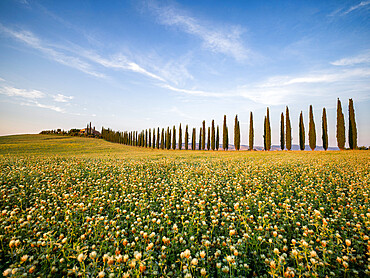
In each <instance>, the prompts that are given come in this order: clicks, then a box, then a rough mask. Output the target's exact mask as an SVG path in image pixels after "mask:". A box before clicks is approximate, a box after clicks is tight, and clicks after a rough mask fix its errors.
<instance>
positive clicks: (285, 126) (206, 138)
mask: <svg viewBox="0 0 370 278" xmlns="http://www.w3.org/2000/svg"><path fill="white" fill-rule="evenodd" d="M348 115H349V127H348V143H349V148H350V149H357V127H356V120H355V111H354V107H353V100H352V99H349V105H348ZM321 128H322V146H323V149H324V150H327V149H328V124H327V116H326V109H325V108H323V110H322V119H321ZM182 134H183V130H182V126H181V124H180V125H179V127H178V129H176V126H173V127H172V128H170V127H167V128H166V129H165V128H159V127H157V128H150V129H145V130H142V131H123V132H120V131H113V130H111V129H109V128H108V129H105V128H104V127H103V128H102V131H101V136H102V138H103V139H105V140H107V141H110V142H114V143H120V144H125V145H129V146H138V147H145V148H154V149H167V150H170V149H173V150H175V149H179V150H181V149H182V148H183V141H182V139H183V138H184V149H185V150H189V149H191V150H195V149H196V148H197V149H198V150H212V151H214V150H219V148H220V147H221V145H222V149H223V150H228V149H229V135H228V134H229V131H228V126H227V124H226V115H224V120H223V126H222V143H221V142H220V128H219V126H218V125H217V126H216V125H215V122H214V120H212V122H211V126H208V127H206V122H205V121H203V122H202V126H201V127H200V128H199V135H198V147H197V143H196V142H197V138H196V134H197V129H196V128H192V130H190V129H189V127H188V125H186V126H185V132H184V136H183V135H182ZM298 134H299V148H300V150H304V149H305V140H306V139H305V138H306V137H305V136H306V133H305V126H304V119H303V113H302V111H301V113H300V115H299V126H298ZM336 138H337V145H338V148H339V149H340V150H343V149H344V148H345V147H344V145H345V142H346V137H345V123H344V114H343V111H342V105H341V101H340V100H339V98H338V101H337V125H336ZM189 140H190V141H189ZM308 141H309V146H310V148H311V150H314V149H315V148H316V127H315V120H314V116H313V107H312V105H310V107H309V125H308ZM234 147H235V150H240V124H239V120H238V115H236V116H235V123H234ZM253 148H254V123H253V113H252V112H250V117H249V150H253ZM263 148H264V150H267V151H268V150H270V149H271V124H270V111H269V108H268V107H267V109H266V115H265V117H264V128H263ZM280 148H281V149H282V150H284V149H287V150H291V148H292V127H291V122H290V115H289V108H288V106H287V107H286V109H285V114H284V112H282V113H281V117H280Z"/></svg>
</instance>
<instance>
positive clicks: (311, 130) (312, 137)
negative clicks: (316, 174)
mask: <svg viewBox="0 0 370 278" xmlns="http://www.w3.org/2000/svg"><path fill="white" fill-rule="evenodd" d="M309 117H310V122H309V126H308V142H309V144H310V148H311V150H314V149H315V148H316V128H315V121H314V119H313V109H312V105H310V116H309Z"/></svg>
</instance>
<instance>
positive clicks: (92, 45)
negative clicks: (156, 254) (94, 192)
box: [0, 0, 370, 147]
mask: <svg viewBox="0 0 370 278" xmlns="http://www.w3.org/2000/svg"><path fill="white" fill-rule="evenodd" d="M338 98H339V99H340V100H341V102H342V106H343V112H344V116H345V119H346V123H345V125H346V131H347V135H348V100H349V99H350V98H352V99H353V101H354V106H355V113H356V123H357V131H358V145H359V146H363V145H365V146H369V145H370V128H369V124H368V120H369V119H370V109H369V108H370V1H366V0H365V1H340V0H333V1H322V0H321V1H297V0H293V1H263V0H262V1H260V0H256V1H246V0H235V1H214V0H204V1H202V0H197V1H155V0H153V1H151V0H148V1H145V0H143V1H141V0H137V1H129V0H127V1H125V0H121V1H114V0H112V1H82V0H81V1H33V0H2V1H0V135H8V134H21V133H39V132H40V131H41V130H48V129H57V128H61V129H64V130H69V129H71V128H83V127H85V126H86V124H87V123H88V122H92V125H93V126H95V127H96V129H98V130H100V129H101V127H102V126H104V127H105V128H107V127H109V128H112V129H114V130H120V131H132V130H138V131H141V130H143V129H147V128H156V127H161V128H166V127H167V126H170V127H172V126H173V125H176V127H178V125H179V124H180V123H181V124H182V126H183V127H184V126H185V125H189V128H190V129H192V128H193V127H196V128H197V130H199V127H200V126H201V124H202V121H203V120H205V121H206V125H207V126H209V125H210V123H211V121H212V119H214V120H215V123H216V125H219V126H220V129H221V130H222V121H223V117H224V115H226V116H227V123H228V127H229V131H230V132H229V136H230V139H229V141H230V142H233V134H232V130H233V126H234V118H235V115H238V118H239V121H240V127H241V144H243V145H248V130H249V115H250V112H253V118H254V134H255V136H254V137H255V139H254V143H255V145H258V146H262V145H263V137H262V135H263V121H264V116H265V115H266V108H267V107H269V109H270V118H271V119H270V121H271V130H272V144H273V145H278V144H279V140H280V135H279V132H280V131H279V129H280V114H281V113H282V112H285V107H286V106H288V107H289V111H290V119H291V123H292V129H293V130H292V135H293V144H298V142H299V141H298V140H299V138H298V120H299V114H300V112H301V111H302V112H303V117H304V123H305V128H306V133H308V112H309V106H310V105H312V106H313V110H314V119H315V125H316V134H317V145H318V146H321V145H322V140H321V118H322V110H323V108H324V107H325V108H326V109H327V117H328V127H329V131H328V133H329V146H332V147H334V146H336V145H337V144H336V137H335V132H336V104H337V99H338ZM197 133H198V132H197ZM346 141H347V142H346V145H347V146H348V139H347V140H346ZM306 142H308V135H307V134H306Z"/></svg>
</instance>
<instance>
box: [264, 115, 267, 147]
mask: <svg viewBox="0 0 370 278" xmlns="http://www.w3.org/2000/svg"><path fill="white" fill-rule="evenodd" d="M266 123H267V118H266V116H265V119H264V121H263V149H264V150H265V151H266V150H267V145H266V138H267V134H266V131H267V128H266V126H267V124H266Z"/></svg>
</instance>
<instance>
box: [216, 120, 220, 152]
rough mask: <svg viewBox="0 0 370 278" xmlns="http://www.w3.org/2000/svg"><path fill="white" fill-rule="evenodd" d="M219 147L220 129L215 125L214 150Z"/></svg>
mask: <svg viewBox="0 0 370 278" xmlns="http://www.w3.org/2000/svg"><path fill="white" fill-rule="evenodd" d="M219 147H220V129H219V127H218V125H217V132H216V150H217V151H218V149H219Z"/></svg>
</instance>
